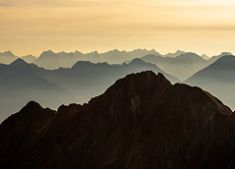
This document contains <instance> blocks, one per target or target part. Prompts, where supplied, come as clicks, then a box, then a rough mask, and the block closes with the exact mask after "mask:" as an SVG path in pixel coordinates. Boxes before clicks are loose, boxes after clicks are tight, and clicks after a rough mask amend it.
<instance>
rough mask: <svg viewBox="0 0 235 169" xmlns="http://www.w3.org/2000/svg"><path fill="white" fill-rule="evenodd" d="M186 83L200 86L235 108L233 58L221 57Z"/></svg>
mask: <svg viewBox="0 0 235 169" xmlns="http://www.w3.org/2000/svg"><path fill="white" fill-rule="evenodd" d="M186 82H187V83H190V84H193V85H197V86H200V87H202V88H205V89H206V90H208V91H210V92H211V93H213V94H215V95H216V96H218V97H219V98H220V99H221V100H223V102H225V103H226V104H228V105H229V106H230V107H231V108H233V109H234V108H235V101H234V100H235V57H234V56H232V55H228V56H223V57H221V58H220V59H218V60H217V61H215V62H214V63H212V64H211V65H209V66H208V67H206V68H205V69H203V70H201V71H199V72H197V73H196V74H195V75H193V76H192V77H191V78H190V79H188V80H187V81H186Z"/></svg>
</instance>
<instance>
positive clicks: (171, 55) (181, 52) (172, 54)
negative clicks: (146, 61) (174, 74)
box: [163, 50, 186, 58]
mask: <svg viewBox="0 0 235 169" xmlns="http://www.w3.org/2000/svg"><path fill="white" fill-rule="evenodd" d="M185 53H186V52H184V51H181V50H177V51H176V52H175V53H168V54H166V55H163V56H164V57H170V58H175V57H177V56H179V55H182V54H185Z"/></svg>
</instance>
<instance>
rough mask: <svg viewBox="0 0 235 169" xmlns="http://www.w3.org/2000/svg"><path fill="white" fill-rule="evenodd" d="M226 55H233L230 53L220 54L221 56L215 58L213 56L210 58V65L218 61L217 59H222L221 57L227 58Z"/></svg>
mask: <svg viewBox="0 0 235 169" xmlns="http://www.w3.org/2000/svg"><path fill="white" fill-rule="evenodd" d="M228 55H233V54H232V53H231V52H222V53H221V54H219V55H217V56H213V57H211V58H210V61H211V63H213V62H215V61H216V60H218V59H219V58H221V57H223V56H228Z"/></svg>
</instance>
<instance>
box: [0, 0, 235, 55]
mask: <svg viewBox="0 0 235 169" xmlns="http://www.w3.org/2000/svg"><path fill="white" fill-rule="evenodd" d="M234 37H235V1H234V2H233V1H232V0H0V51H7V50H11V51H13V52H14V53H15V54H17V55H27V54H33V55H36V56H37V55H39V54H40V53H41V52H42V51H44V50H48V49H52V50H54V51H75V50H79V51H82V52H89V51H94V50H98V51H107V50H110V49H114V48H115V49H120V50H132V49H135V48H146V49H153V48H154V49H156V50H157V51H159V52H161V53H168V52H174V51H176V50H177V49H180V50H185V51H193V52H197V53H199V54H204V53H205V54H207V55H216V54H219V53H221V52H224V51H230V52H234V53H235V45H234V44H235V38H234Z"/></svg>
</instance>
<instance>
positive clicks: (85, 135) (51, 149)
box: [0, 72, 235, 169]
mask: <svg viewBox="0 0 235 169" xmlns="http://www.w3.org/2000/svg"><path fill="white" fill-rule="evenodd" d="M234 120H235V118H234V115H233V113H232V111H231V110H230V109H229V108H228V107H227V106H225V105H223V103H221V102H220V101H219V100H218V99H216V98H215V97H213V96H212V95H210V94H209V93H207V92H205V91H203V90H201V89H200V88H196V87H190V86H187V85H184V84H175V85H172V84H171V83H170V82H169V81H168V80H167V79H166V78H165V77H164V76H163V75H162V74H158V75H155V74H154V73H153V72H143V73H138V74H132V75H128V76H126V77H125V78H123V79H120V80H118V81H117V82H116V83H115V84H114V85H112V86H111V87H110V88H109V89H108V90H106V92H105V93H104V94H102V95H100V96H98V97H96V98H93V99H92V100H91V101H90V102H89V103H88V104H84V105H82V106H81V105H76V104H72V105H69V106H61V107H60V108H59V109H58V111H57V112H56V113H54V112H53V111H52V110H50V109H43V108H42V107H41V106H40V105H39V104H37V103H35V102H30V103H28V104H27V105H26V106H25V107H24V108H23V109H22V110H21V111H20V112H19V113H17V114H14V115H12V116H11V117H9V118H8V119H7V120H5V121H4V122H3V123H2V124H1V125H0V146H1V148H0V159H1V160H0V167H1V168H8V169H16V168H17V169H30V168H37V169H44V168H47V169H61V168H71V169H75V168H80V169H148V168H149V169H150V168H158V169H173V168H174V169H186V168H187V169H215V168H223V169H233V168H234V167H235V163H234V158H235V156H234V152H235V146H234V141H235V126H234V122H235V121H234Z"/></svg>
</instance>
